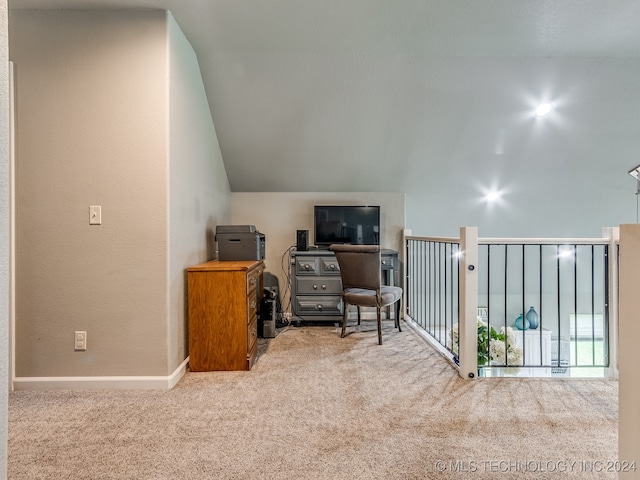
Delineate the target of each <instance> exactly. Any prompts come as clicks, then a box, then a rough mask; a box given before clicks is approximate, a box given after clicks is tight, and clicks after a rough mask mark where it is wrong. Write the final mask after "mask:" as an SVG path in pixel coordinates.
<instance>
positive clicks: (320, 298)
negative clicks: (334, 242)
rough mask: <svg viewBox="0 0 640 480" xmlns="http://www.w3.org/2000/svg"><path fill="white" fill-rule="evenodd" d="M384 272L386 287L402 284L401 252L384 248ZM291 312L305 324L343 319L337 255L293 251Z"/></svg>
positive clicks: (315, 251) (382, 262)
mask: <svg viewBox="0 0 640 480" xmlns="http://www.w3.org/2000/svg"><path fill="white" fill-rule="evenodd" d="M380 269H381V273H382V281H383V283H384V284H385V285H398V278H399V273H398V252H397V251H395V250H390V249H382V250H381V252H380ZM290 273H291V275H290V278H291V309H292V313H293V315H294V316H296V317H298V318H300V319H302V320H303V321H305V322H315V321H320V322H326V321H339V320H340V318H342V281H341V279H340V267H339V266H338V261H337V260H336V256H335V254H334V253H333V252H332V251H331V250H329V248H328V247H327V249H323V248H317V249H310V250H308V251H298V250H294V251H292V252H291V270H290Z"/></svg>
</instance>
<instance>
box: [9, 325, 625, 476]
mask: <svg viewBox="0 0 640 480" xmlns="http://www.w3.org/2000/svg"><path fill="white" fill-rule="evenodd" d="M383 325H384V329H383V342H384V343H383V345H378V344H377V334H376V326H375V322H363V325H362V327H361V328H360V329H359V330H358V331H354V329H353V328H351V327H350V328H349V329H348V332H349V334H348V335H347V336H346V337H345V338H343V339H341V338H340V336H339V331H338V329H337V328H335V327H332V326H331V327H326V326H322V327H321V326H308V327H301V328H293V327H289V328H287V329H285V330H283V331H282V332H280V333H279V334H278V335H277V336H276V338H274V339H271V340H270V341H268V342H267V344H266V345H264V348H263V349H262V350H263V351H262V353H261V354H260V356H259V359H258V361H257V363H256V364H255V366H254V368H253V369H252V370H251V371H249V372H204V373H187V374H186V375H185V376H184V377H183V378H182V380H181V381H180V382H179V383H178V384H177V385H176V387H174V388H173V389H172V390H171V391H126V390H125V391H48V392H42V391H20V392H12V393H11V394H10V398H9V455H8V471H9V478H11V479H94V480H96V479H172V480H175V479H306V478H309V479H372V478H376V479H430V478H438V479H445V478H478V479H481V478H482V479H484V478H487V479H489V478H491V479H496V478H497V479H500V478H505V479H507V478H508V479H512V478H532V479H533V478H536V479H537V478H563V479H564V478H617V477H616V474H615V472H606V471H602V470H603V469H604V467H606V462H613V461H615V460H616V458H617V393H618V384H617V381H614V380H608V379H555V378H554V379H545V378H542V379H541V378H479V379H476V380H473V381H469V380H464V379H462V378H459V377H458V375H457V372H456V371H455V370H454V369H453V367H452V366H451V365H450V364H449V363H448V362H447V361H446V360H445V359H443V357H442V356H441V355H440V354H439V353H438V352H436V351H435V350H434V349H433V348H432V347H431V346H430V345H429V344H428V343H426V342H425V341H424V340H423V339H422V338H421V337H420V336H419V335H417V334H416V333H415V332H414V331H412V329H411V328H409V327H407V326H405V328H404V329H403V331H402V332H398V331H397V330H395V329H394V328H393V323H392V322H383ZM598 462H601V463H598Z"/></svg>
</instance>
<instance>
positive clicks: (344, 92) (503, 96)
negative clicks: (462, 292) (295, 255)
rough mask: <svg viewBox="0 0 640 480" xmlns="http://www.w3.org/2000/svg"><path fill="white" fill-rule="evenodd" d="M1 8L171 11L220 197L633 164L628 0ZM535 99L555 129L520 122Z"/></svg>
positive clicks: (417, 186)
mask: <svg viewBox="0 0 640 480" xmlns="http://www.w3.org/2000/svg"><path fill="white" fill-rule="evenodd" d="M9 6H10V8H70V9H114V8H118V9H119V8H161V9H168V10H170V11H171V12H172V14H173V15H174V17H175V19H176V21H177V23H178V24H179V25H180V27H181V28H182V30H183V31H184V33H185V34H186V36H187V37H188V38H189V40H190V41H191V43H192V45H193V47H194V49H195V51H196V53H197V55H198V59H199V62H200V67H201V70H202V75H203V80H204V83H205V88H206V91H207V95H208V98H209V104H210V108H211V111H212V115H213V119H214V123H215V126H216V130H217V134H218V139H219V142H220V147H221V150H222V154H223V158H224V161H225V165H226V167H227V173H228V176H229V181H230V184H231V188H232V190H233V191H327V192H329V191H400V192H407V193H408V195H411V194H412V192H417V191H420V190H422V189H426V188H429V189H431V190H432V191H433V192H434V194H437V192H438V191H441V190H445V189H447V188H455V185H456V181H455V179H456V178H457V177H459V176H460V175H463V176H464V175H467V176H469V175H476V176H477V175H482V173H483V172H486V171H492V172H493V171H495V172H498V173H499V174H500V175H506V176H508V175H517V174H518V172H521V173H522V174H526V173H527V172H528V169H529V168H530V167H528V166H527V165H528V163H529V162H531V161H534V160H535V161H536V162H540V161H541V159H542V162H543V163H544V162H548V164H549V165H554V168H557V169H559V170H560V172H561V173H563V174H566V175H572V173H571V172H573V171H574V170H584V169H590V170H593V169H595V171H596V172H597V171H599V170H598V169H602V170H604V169H605V167H606V168H612V166H613V168H616V169H618V168H619V169H620V170H624V169H628V168H631V167H632V166H634V165H635V164H637V163H640V158H637V157H638V156H637V155H636V153H635V152H637V151H639V150H640V135H639V134H640V125H639V124H640V117H639V113H638V108H636V107H640V98H639V96H640V88H639V87H640V85H639V79H638V78H639V75H638V74H639V73H640V63H639V56H640V1H638V0H562V1H558V0H455V1H451V0H396V1H389V0H130V1H119V0H9ZM545 99H553V100H555V101H556V103H557V105H558V107H557V111H556V116H555V118H551V119H548V120H547V121H546V123H543V122H540V121H535V120H533V119H532V118H531V116H530V112H531V109H532V108H533V107H534V106H535V104H536V102H538V101H541V100H545ZM634 157H636V158H635V159H634ZM603 159H606V162H605V163H606V164H603ZM576 175H577V176H578V177H579V176H580V175H581V174H580V173H579V172H578V173H577V174H576ZM616 187H617V184H616V185H612V188H616Z"/></svg>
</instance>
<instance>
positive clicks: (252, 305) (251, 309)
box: [247, 292, 258, 324]
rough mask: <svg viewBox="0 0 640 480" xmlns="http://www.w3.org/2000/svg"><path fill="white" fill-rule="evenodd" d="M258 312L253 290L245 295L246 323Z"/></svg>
mask: <svg viewBox="0 0 640 480" xmlns="http://www.w3.org/2000/svg"><path fill="white" fill-rule="evenodd" d="M257 314H258V298H257V297H256V295H255V294H254V293H253V292H250V293H249V295H248V296H247V324H248V323H251V319H252V318H254V317H256V316H257Z"/></svg>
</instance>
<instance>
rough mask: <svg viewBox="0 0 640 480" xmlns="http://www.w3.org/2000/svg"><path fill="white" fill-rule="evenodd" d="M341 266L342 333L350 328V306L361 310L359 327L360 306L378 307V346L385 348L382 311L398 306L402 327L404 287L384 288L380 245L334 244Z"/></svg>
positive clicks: (398, 315) (398, 324) (398, 322)
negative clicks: (381, 276)
mask: <svg viewBox="0 0 640 480" xmlns="http://www.w3.org/2000/svg"><path fill="white" fill-rule="evenodd" d="M330 248H331V250H332V251H333V252H334V253H335V255H336V259H337V260H338V265H339V266H340V277H341V279H342V301H343V306H342V308H343V313H342V334H341V337H344V335H345V331H346V328H347V311H348V306H349V305H355V306H356V307H357V308H358V324H360V307H376V311H377V317H378V343H379V344H380V345H382V324H381V322H380V309H381V308H382V307H386V306H389V305H393V304H394V303H395V304H396V308H395V326H396V327H397V328H398V331H400V332H401V331H402V330H401V328H400V307H401V303H402V288H400V287H393V286H390V285H382V284H381V283H382V282H381V280H380V275H381V273H380V247H379V246H378V245H337V244H336V245H331V247H330Z"/></svg>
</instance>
